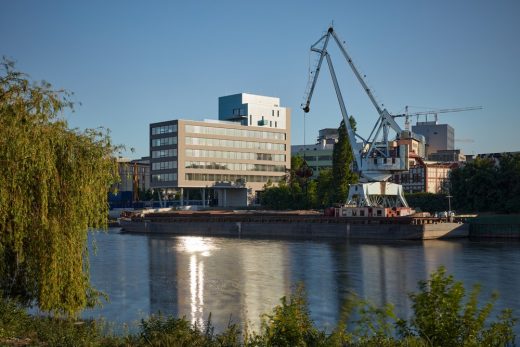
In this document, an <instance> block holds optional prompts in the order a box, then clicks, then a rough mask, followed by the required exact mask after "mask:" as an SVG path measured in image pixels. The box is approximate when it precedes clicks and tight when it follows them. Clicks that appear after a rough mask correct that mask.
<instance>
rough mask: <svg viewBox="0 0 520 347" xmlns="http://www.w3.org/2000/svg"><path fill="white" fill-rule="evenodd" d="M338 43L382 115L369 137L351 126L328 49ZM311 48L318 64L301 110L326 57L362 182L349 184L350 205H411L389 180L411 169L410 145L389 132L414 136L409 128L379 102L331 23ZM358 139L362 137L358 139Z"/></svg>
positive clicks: (305, 107)
mask: <svg viewBox="0 0 520 347" xmlns="http://www.w3.org/2000/svg"><path fill="white" fill-rule="evenodd" d="M331 40H333V41H335V42H336V44H337V46H338V47H339V50H340V51H341V53H342V55H343V57H344V58H345V60H346V61H347V63H348V65H349V66H350V68H351V69H352V71H353V72H354V75H355V76H356V78H357V80H358V81H359V83H360V84H361V86H362V88H363V90H364V91H365V93H366V94H367V96H368V98H369V99H370V101H371V102H372V104H373V106H374V108H375V109H376V111H377V113H378V115H379V117H378V119H377V121H376V123H375V125H374V127H373V129H372V131H371V133H370V135H369V136H368V137H367V138H364V137H362V136H360V135H359V134H357V133H356V132H355V131H354V129H352V127H351V126H350V122H349V118H348V113H347V109H346V106H345V102H344V100H343V96H342V94H341V90H340V87H339V84H338V80H337V77H336V73H335V71H334V66H333V64H332V59H331V57H330V54H329V52H328V50H327V48H328V44H329V42H330V41H331ZM311 51H312V52H314V53H318V54H319V58H318V60H317V64H316V66H315V68H314V69H313V71H312V72H311V78H310V79H309V84H308V86H307V89H306V92H305V102H304V103H302V105H301V106H302V109H303V111H304V112H305V113H308V112H309V111H310V103H311V99H312V95H313V93H314V89H315V87H316V82H317V80H318V76H319V73H320V70H321V66H322V63H323V60H324V59H325V60H327V65H328V67H329V72H330V74H331V77H332V82H333V84H334V89H335V91H336V96H337V99H338V102H339V106H340V110H341V115H342V117H343V121H344V123H345V128H346V131H347V134H348V140H349V143H350V146H351V148H352V152H353V155H354V160H355V164H356V167H357V171H358V173H359V174H360V183H358V184H352V185H350V187H349V195H348V199H347V204H348V205H351V206H357V207H408V204H407V202H406V200H405V198H404V195H403V188H402V186H401V185H400V184H396V183H391V182H388V179H389V178H390V177H391V176H392V175H393V174H394V173H396V172H401V171H408V169H409V160H408V159H409V158H408V150H409V147H408V145H407V144H406V143H403V141H395V140H390V138H389V134H390V131H393V132H395V133H396V136H395V139H396V140H406V139H408V140H409V139H412V136H413V135H412V134H411V132H410V131H403V130H402V129H401V127H400V126H399V125H398V124H397V123H396V121H395V120H394V117H393V116H392V115H391V114H390V113H389V112H388V111H387V110H386V109H382V108H381V107H380V106H379V104H378V103H377V101H376V99H375V97H374V95H373V93H372V91H371V90H370V88H369V87H368V85H367V83H366V82H365V80H364V77H363V76H362V75H361V74H360V73H359V71H358V69H357V68H356V66H355V65H354V62H353V60H352V58H351V57H350V55H349V54H348V53H347V50H346V48H345V45H344V44H343V41H341V40H340V39H339V37H338V35H337V34H336V32H335V31H334V28H333V27H332V26H331V27H329V28H328V30H327V32H326V33H325V34H324V35H323V36H322V37H321V38H320V39H319V40H318V41H316V43H314V44H313V45H312V46H311ZM357 140H360V142H358V141H357Z"/></svg>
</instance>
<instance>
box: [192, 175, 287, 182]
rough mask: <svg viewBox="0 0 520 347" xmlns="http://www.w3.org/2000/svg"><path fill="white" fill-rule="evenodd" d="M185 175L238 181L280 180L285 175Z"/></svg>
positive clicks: (219, 180)
mask: <svg viewBox="0 0 520 347" xmlns="http://www.w3.org/2000/svg"><path fill="white" fill-rule="evenodd" d="M185 177H186V180H187V181H209V182H236V181H237V180H245V181H246V182H267V181H271V182H279V181H280V180H281V179H282V178H283V177H284V176H259V175H227V174H199V173H187V174H186V176H185Z"/></svg>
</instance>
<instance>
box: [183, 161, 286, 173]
mask: <svg viewBox="0 0 520 347" xmlns="http://www.w3.org/2000/svg"><path fill="white" fill-rule="evenodd" d="M184 167H185V168H186V169H202V170H229V171H267V172H285V169H286V167H285V165H266V164H246V163H224V162H220V163H219V162H209V161H186V162H185V165H184Z"/></svg>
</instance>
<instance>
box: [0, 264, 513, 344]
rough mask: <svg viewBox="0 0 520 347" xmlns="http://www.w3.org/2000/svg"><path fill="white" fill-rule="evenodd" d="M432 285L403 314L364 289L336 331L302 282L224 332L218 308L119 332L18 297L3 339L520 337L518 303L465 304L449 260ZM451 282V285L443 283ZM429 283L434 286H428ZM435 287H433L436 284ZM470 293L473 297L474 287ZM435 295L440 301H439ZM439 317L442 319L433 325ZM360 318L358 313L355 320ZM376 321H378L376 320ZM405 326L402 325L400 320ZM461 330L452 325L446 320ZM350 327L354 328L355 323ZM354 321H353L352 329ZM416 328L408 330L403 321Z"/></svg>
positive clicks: (4, 314)
mask: <svg viewBox="0 0 520 347" xmlns="http://www.w3.org/2000/svg"><path fill="white" fill-rule="evenodd" d="M427 283H428V286H426V287H424V288H421V287H420V286H419V291H418V292H416V293H415V294H414V296H410V299H411V301H412V307H413V310H414V311H413V313H412V316H411V317H409V318H408V319H407V318H403V319H402V320H401V319H399V320H398V318H397V316H396V315H395V313H394V311H393V306H392V305H388V306H383V307H377V306H375V305H374V304H371V303H369V302H367V301H365V300H362V299H360V298H359V297H356V296H350V297H349V298H346V299H345V302H344V303H343V311H344V313H345V314H344V315H343V317H342V318H341V319H340V320H339V321H338V322H337V323H336V326H335V328H334V329H332V330H331V331H329V332H328V331H326V330H324V329H322V328H319V327H318V326H316V323H315V322H314V321H313V320H312V319H311V317H310V312H309V306H308V302H307V296H306V293H305V289H304V287H302V286H298V287H296V289H295V290H294V291H293V292H292V293H291V295H290V296H288V297H283V298H282V299H281V300H280V303H279V304H278V305H276V306H275V307H274V308H273V309H272V310H271V312H270V313H269V314H263V315H262V322H263V324H262V325H261V327H260V328H259V329H258V330H256V329H255V330H250V329H248V326H247V324H248V323H247V322H245V323H244V324H243V325H242V324H240V323H239V322H237V323H234V322H232V321H231V319H230V321H229V323H228V325H227V327H226V329H224V330H223V331H222V332H219V333H216V332H215V330H214V326H213V325H212V321H211V315H210V316H209V317H208V318H207V320H206V321H205V322H204V323H203V324H196V323H194V322H193V321H192V322H190V321H189V320H188V319H186V318H185V317H183V318H176V317H175V316H162V315H152V316H150V317H148V318H146V319H143V320H142V321H141V323H140V326H139V331H138V332H137V333H128V332H126V333H123V334H120V335H116V334H113V333H111V332H110V331H107V323H106V322H103V321H99V320H87V321H81V320H75V319H73V318H52V317H44V316H34V315H29V314H27V312H26V311H25V309H24V308H23V307H21V306H19V305H18V304H16V303H15V302H14V301H11V300H6V299H3V298H2V299H0V344H1V345H3V346H29V345H30V346H90V347H93V346H194V347H196V346H200V347H202V346H209V347H211V346H229V347H247V346H257V347H260V346H280V347H285V346H287V347H289V346H345V345H349V346H353V347H355V346H381V345H384V346H389V347H390V346H395V347H397V346H405V345H413V346H426V345H428V344H430V343H431V342H432V341H434V342H436V343H437V345H442V346H454V345H457V344H458V342H460V341H467V342H472V345H483V346H487V345H508V344H511V343H514V342H515V337H516V336H515V333H514V330H513V329H514V325H515V319H514V318H513V316H512V313H511V311H510V310H503V311H502V313H501V315H500V316H498V317H497V318H494V319H493V318H491V317H490V313H491V309H492V307H493V301H488V302H484V303H481V304H480V305H482V306H484V307H487V306H489V307H490V309H489V310H484V309H482V310H479V309H478V307H479V306H478V305H479V303H478V302H477V300H474V301H470V302H469V303H468V304H467V305H466V306H464V309H457V310H455V311H454V310H453V307H463V305H462V302H463V301H465V297H464V295H462V296H460V295H458V294H457V293H453V291H452V290H451V289H450V288H452V287H454V286H461V288H462V290H464V287H463V284H462V282H455V280H454V279H453V277H452V276H450V275H447V274H446V269H445V268H443V267H441V268H439V269H438V270H437V271H435V272H433V273H432V274H431V275H430V278H429V280H428V281H427ZM440 284H443V285H440ZM425 288H428V289H427V290H425ZM429 288H432V289H431V290H430V289H429ZM468 296H472V294H471V293H469V294H468ZM431 301H433V303H434V304H433V305H432V304H431ZM432 316H434V317H435V319H436V320H438V321H439V323H440V324H438V325H436V326H433V327H432V326H431V325H430V324H429V323H428V324H426V325H424V324H423V323H421V322H424V321H426V322H429V321H430V319H431V317H432ZM352 317H357V318H354V319H352ZM374 321H376V322H377V324H376V325H374V324H373V323H374ZM398 321H399V322H400V323H399V327H401V328H398V324H397V322H398ZM447 325H449V326H451V327H452V328H453V329H452V330H450V331H449V332H446V330H445V329H443V327H444V326H447ZM347 327H349V328H347ZM352 327H353V328H352ZM403 327H404V328H406V329H408V331H407V332H406V333H403V330H402V328H403Z"/></svg>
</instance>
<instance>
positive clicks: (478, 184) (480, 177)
mask: <svg viewBox="0 0 520 347" xmlns="http://www.w3.org/2000/svg"><path fill="white" fill-rule="evenodd" d="M450 192H451V194H452V195H453V202H454V207H455V208H456V209H458V210H463V211H474V212H486V211H492V212H495V211H496V212H506V213H518V212H520V154H504V155H503V156H502V157H501V158H500V160H499V162H498V164H497V163H496V162H495V161H494V160H493V159H489V158H476V159H475V160H474V161H473V162H471V163H467V164H466V165H464V166H463V167H461V168H458V169H455V170H452V172H451V174H450Z"/></svg>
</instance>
